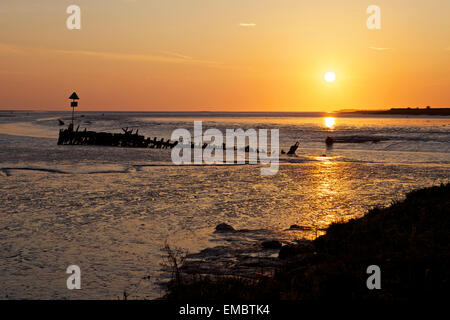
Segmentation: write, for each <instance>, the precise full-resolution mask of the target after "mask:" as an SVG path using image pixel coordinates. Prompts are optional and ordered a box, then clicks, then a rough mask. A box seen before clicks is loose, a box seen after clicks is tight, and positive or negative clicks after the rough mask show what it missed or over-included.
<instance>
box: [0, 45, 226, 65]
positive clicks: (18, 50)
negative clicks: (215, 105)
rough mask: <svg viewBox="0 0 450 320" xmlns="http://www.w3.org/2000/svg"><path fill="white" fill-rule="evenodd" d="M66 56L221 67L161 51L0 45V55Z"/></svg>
mask: <svg viewBox="0 0 450 320" xmlns="http://www.w3.org/2000/svg"><path fill="white" fill-rule="evenodd" d="M36 53H41V54H66V55H78V56H88V57H94V58H103V59H112V60H130V61H143V62H160V63H174V64H199V65H208V66H222V67H223V64H222V63H219V62H216V61H211V60H202V59H194V58H193V57H189V56H186V55H183V54H180V53H175V52H170V51H161V52H160V53H159V54H130V53H116V52H104V51H90V50H62V49H48V48H40V47H19V46H15V45H11V44H6V43H0V54H9V55H19V54H36Z"/></svg>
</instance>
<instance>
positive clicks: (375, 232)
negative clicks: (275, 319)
mask: <svg viewBox="0 0 450 320" xmlns="http://www.w3.org/2000/svg"><path fill="white" fill-rule="evenodd" d="M449 208H450V184H446V185H441V186H436V187H430V188H425V189H420V190H416V191H413V192H410V193H408V194H407V196H406V198H405V200H403V201H399V202H394V203H392V204H391V205H390V206H389V207H387V208H375V209H372V210H370V211H369V212H368V213H367V214H366V215H365V216H364V217H362V218H360V219H354V220H351V221H348V222H346V223H335V224H332V225H331V226H330V227H329V228H328V230H327V232H326V234H325V235H323V236H321V237H319V238H317V239H315V240H314V241H311V242H305V241H302V242H301V244H298V245H289V246H284V247H282V248H281V249H280V253H279V259H280V260H282V263H281V264H280V265H281V266H280V267H279V268H278V270H277V271H276V273H275V274H274V275H273V276H260V277H257V278H252V279H247V278H243V277H237V276H226V277H224V276H219V277H218V276H213V277H212V276H201V275H196V276H192V275H190V276H187V275H185V276H182V268H181V270H180V273H177V274H176V275H175V277H174V279H173V280H172V281H171V282H170V284H169V287H168V294H167V296H166V298H167V299H169V300H193V299H194V300H209V301H211V300H227V299H234V300H236V299H238V300H253V299H265V300H266V299H270V300H279V299H282V300H283V299H287V300H298V299H306V300H309V299H346V300H347V299H382V300H404V299H434V298H440V299H442V298H443V297H445V296H446V293H447V292H448V289H450V288H449V287H450V285H449V284H450V282H449V281H450V241H449V240H450V236H449V230H450V209H449ZM371 265H376V266H379V268H380V271H381V289H379V290H378V289H374V290H369V289H368V287H367V279H368V278H369V277H370V274H367V268H368V266H371Z"/></svg>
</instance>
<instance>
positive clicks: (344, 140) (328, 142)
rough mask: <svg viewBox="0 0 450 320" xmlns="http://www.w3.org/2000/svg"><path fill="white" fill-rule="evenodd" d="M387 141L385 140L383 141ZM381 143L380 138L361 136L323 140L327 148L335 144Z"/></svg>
mask: <svg viewBox="0 0 450 320" xmlns="http://www.w3.org/2000/svg"><path fill="white" fill-rule="evenodd" d="M384 140H387V139H384ZM380 141H382V139H381V138H377V137H363V136H347V137H335V138H332V137H327V138H326V139H325V143H326V145H327V146H332V145H333V144H335V143H366V142H372V143H378V142H380Z"/></svg>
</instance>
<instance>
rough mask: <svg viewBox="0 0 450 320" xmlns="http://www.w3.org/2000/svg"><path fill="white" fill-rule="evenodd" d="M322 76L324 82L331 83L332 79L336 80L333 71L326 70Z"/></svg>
mask: <svg viewBox="0 0 450 320" xmlns="http://www.w3.org/2000/svg"><path fill="white" fill-rule="evenodd" d="M323 78H324V79H325V81H326V82H328V83H331V82H334V80H336V74H335V73H334V72H327V73H325V75H324V76H323Z"/></svg>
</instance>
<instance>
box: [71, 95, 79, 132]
mask: <svg viewBox="0 0 450 320" xmlns="http://www.w3.org/2000/svg"><path fill="white" fill-rule="evenodd" d="M69 99H71V100H72V102H71V103H70V107H71V108H72V128H73V119H74V114H75V108H76V107H78V101H76V100H80V98H79V97H78V95H77V93H76V92H74V93H72V95H71V96H70V97H69Z"/></svg>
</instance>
